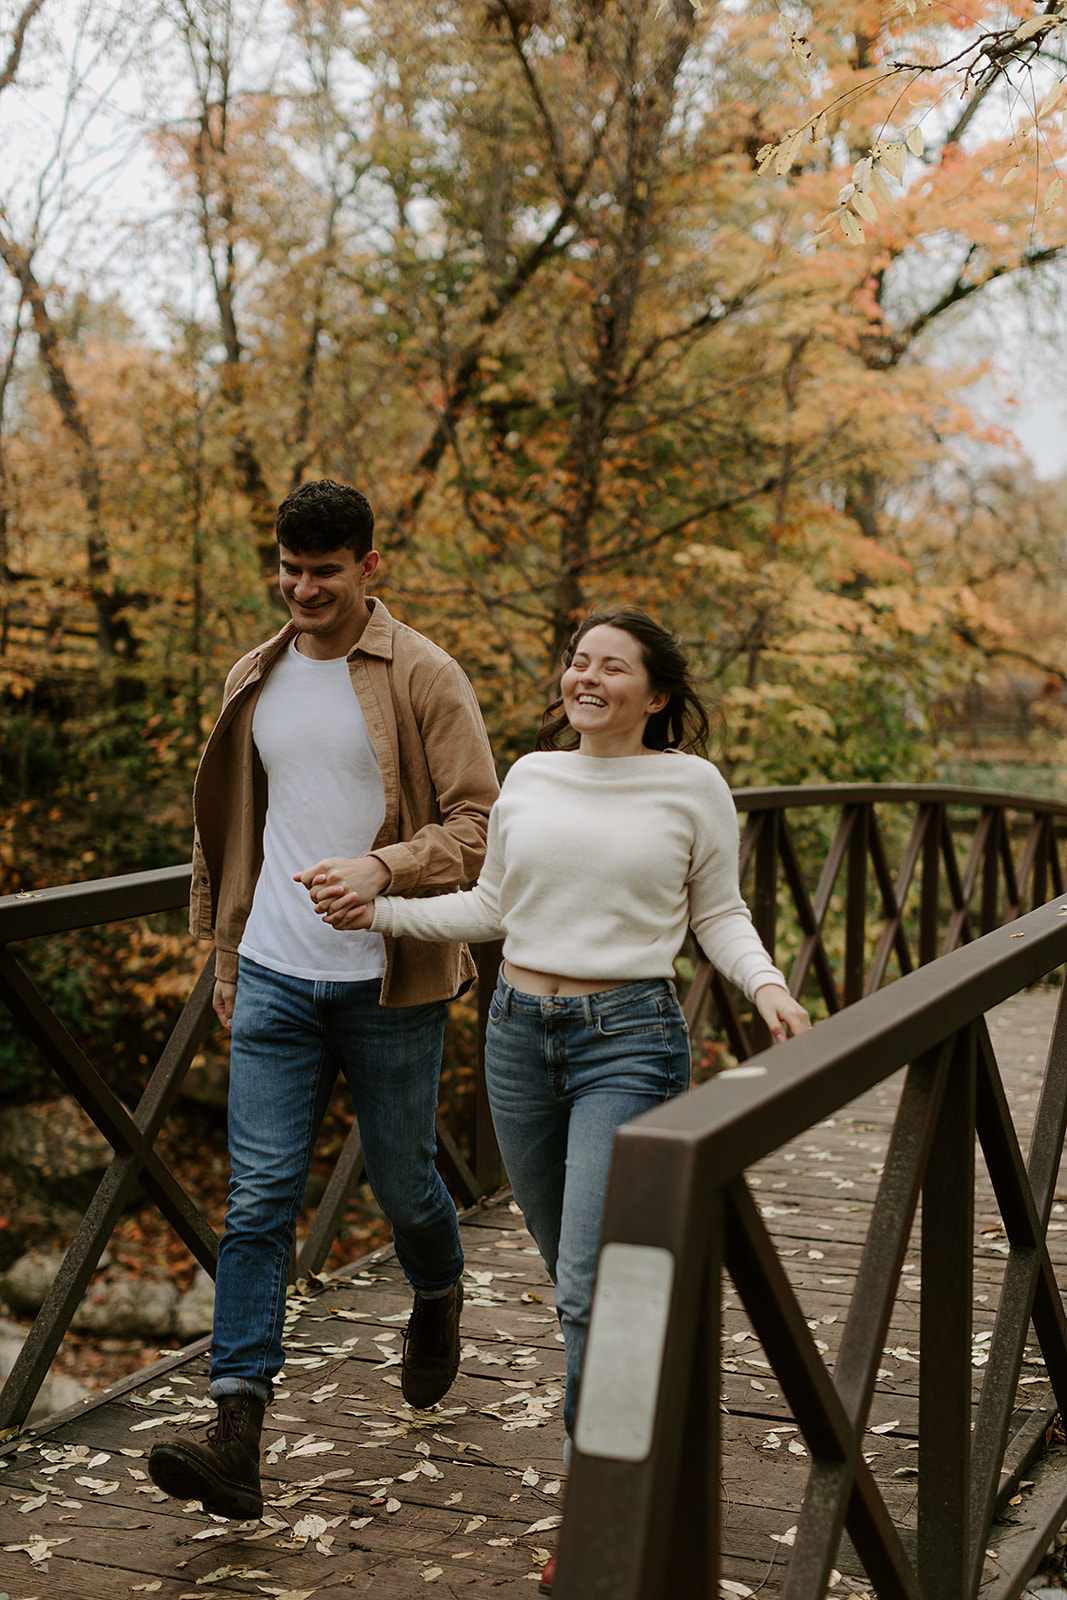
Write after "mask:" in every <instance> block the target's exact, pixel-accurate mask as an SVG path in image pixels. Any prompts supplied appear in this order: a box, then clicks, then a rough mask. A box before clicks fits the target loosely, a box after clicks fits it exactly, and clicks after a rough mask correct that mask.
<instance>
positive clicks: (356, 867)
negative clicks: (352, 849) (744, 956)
mask: <svg viewBox="0 0 1067 1600" xmlns="http://www.w3.org/2000/svg"><path fill="white" fill-rule="evenodd" d="M295 881H296V882H297V883H302V884H303V885H304V888H305V889H306V890H307V891H308V893H309V894H310V896H311V899H312V902H313V903H314V906H315V910H316V911H317V912H318V913H319V915H320V916H321V917H322V919H323V921H324V922H328V923H329V925H330V927H331V928H340V929H342V930H343V931H345V932H349V931H351V930H352V929H355V928H367V927H369V926H370V913H369V912H367V911H365V910H364V907H365V906H366V905H367V903H368V902H369V901H371V900H373V899H374V897H375V895H377V894H381V892H382V890H383V889H384V888H385V886H386V884H387V883H388V882H389V869H388V867H386V866H384V865H383V864H382V862H380V861H379V860H378V858H377V857H376V856H360V857H358V859H356V860H350V859H348V858H347V857H345V856H329V857H328V858H327V859H326V860H325V861H319V862H318V863H317V864H316V865H315V866H313V867H307V868H305V870H304V871H303V872H298V873H296V875H295Z"/></svg>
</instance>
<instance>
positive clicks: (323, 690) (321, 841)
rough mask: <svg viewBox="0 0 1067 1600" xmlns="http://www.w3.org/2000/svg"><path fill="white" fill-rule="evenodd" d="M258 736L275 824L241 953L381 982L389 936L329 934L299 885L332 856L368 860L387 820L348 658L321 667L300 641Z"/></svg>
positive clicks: (267, 688) (267, 829)
mask: <svg viewBox="0 0 1067 1600" xmlns="http://www.w3.org/2000/svg"><path fill="white" fill-rule="evenodd" d="M252 739H253V742H254V744H255V747H256V750H257V751H258V753H259V758H260V760H261V761H262V763H263V766H264V769H265V771H266V774H267V819H266V823H265V826H264V829H263V869H262V871H261V872H260V875H259V879H258V881H257V883H256V891H255V897H254V899H253V901H252V910H251V913H250V915H249V918H248V922H247V923H246V925H245V931H244V937H243V938H242V940H241V943H240V946H239V947H238V948H239V951H240V954H241V955H243V956H248V958H249V959H250V960H252V961H255V962H257V963H258V965H259V966H261V967H268V968H269V969H270V970H271V971H272V972H283V973H286V974H288V976H290V977H293V978H307V979H310V980H312V981H322V982H334V983H355V982H359V981H361V980H363V979H368V978H380V977H381V976H382V974H383V973H384V971H385V945H384V943H383V941H382V937H381V935H380V934H377V933H368V932H363V931H352V932H348V931H344V932H340V931H338V929H336V928H331V927H329V926H328V925H327V924H326V923H325V922H323V921H322V919H321V917H319V916H317V915H316V913H315V911H314V908H313V906H312V902H311V896H310V895H309V894H308V892H307V890H306V889H305V888H304V886H303V884H300V883H294V882H293V874H294V873H296V872H302V871H303V870H304V868H305V867H311V866H314V864H315V862H316V861H321V860H323V859H324V858H325V857H327V856H356V857H358V856H365V855H366V854H367V852H368V850H370V849H372V847H373V845H374V841H375V838H376V837H377V834H378V830H379V828H380V827H381V825H382V822H383V821H384V819H385V791H384V789H383V787H382V774H381V768H380V767H379V765H378V757H377V755H376V754H375V751H374V746H373V744H372V743H371V739H370V735H369V733H368V732H367V724H366V722H365V721H364V719H363V712H362V710H361V708H360V704H359V701H358V700H357V698H356V695H355V691H354V690H353V688H352V680H351V678H350V676H349V671H348V662H347V660H346V659H345V657H344V656H341V657H338V658H336V659H333V660H329V661H316V660H314V659H313V658H312V657H310V656H305V655H301V653H300V651H299V650H298V649H297V648H296V641H295V640H293V641H292V642H291V643H290V645H289V648H288V650H287V652H286V653H285V654H284V655H283V656H281V657H280V659H279V661H278V663H277V665H276V666H275V667H274V669H273V670H272V671H271V673H270V674H269V676H268V677H267V679H266V682H265V683H264V685H263V688H262V690H261V691H260V695H259V699H258V700H257V702H256V709H255V712H254V715H253V720H252Z"/></svg>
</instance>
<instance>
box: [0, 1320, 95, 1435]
mask: <svg viewBox="0 0 1067 1600" xmlns="http://www.w3.org/2000/svg"><path fill="white" fill-rule="evenodd" d="M25 1339H26V1334H25V1330H24V1329H22V1328H20V1327H19V1326H18V1325H17V1323H14V1322H3V1321H0V1383H2V1382H3V1381H4V1379H6V1378H7V1376H8V1374H9V1373H10V1371H11V1369H12V1367H13V1366H14V1365H15V1362H16V1360H17V1359H18V1354H19V1351H20V1350H21V1349H22V1346H23V1344H24V1343H25ZM90 1392H91V1391H90V1390H88V1389H86V1388H85V1387H84V1386H83V1385H82V1384H80V1383H79V1382H78V1380H77V1378H68V1377H64V1376H62V1375H60V1374H54V1375H51V1376H49V1377H47V1378H46V1379H45V1381H44V1383H43V1384H42V1385H41V1388H40V1391H39V1392H38V1395H37V1398H36V1400H35V1401H34V1403H33V1406H32V1408H31V1410H30V1414H29V1417H28V1418H27V1421H28V1422H40V1421H42V1420H43V1418H45V1417H51V1416H54V1414H55V1413H56V1412H57V1411H66V1409H67V1408H68V1406H74V1405H77V1404H78V1403H79V1402H80V1401H82V1400H85V1399H87V1398H88V1396H89V1394H90Z"/></svg>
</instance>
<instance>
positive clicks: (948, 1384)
mask: <svg viewBox="0 0 1067 1600" xmlns="http://www.w3.org/2000/svg"><path fill="white" fill-rule="evenodd" d="M975 1034H976V1028H975V1025H974V1024H973V1023H970V1024H968V1025H967V1026H966V1027H964V1028H963V1029H961V1030H960V1032H959V1034H958V1035H957V1038H956V1043H955V1047H954V1050H953V1059H952V1065H951V1068H950V1070H949V1074H948V1081H947V1083H946V1085H945V1092H944V1095H943V1097H942V1100H941V1106H940V1111H939V1113H938V1117H937V1122H936V1125H935V1128H934V1136H933V1139H932V1141H931V1145H930V1155H929V1159H928V1161H927V1166H926V1175H925V1177H924V1180H923V1192H922V1287H921V1290H920V1330H921V1331H920V1341H919V1352H920V1364H919V1492H918V1570H919V1581H920V1583H921V1585H922V1590H923V1593H924V1594H925V1595H928V1596H930V1597H931V1600H933V1597H935V1596H936V1600H970V1586H969V1572H970V1564H969V1537H970V1477H971V1472H970V1468H971V1308H972V1303H973V1277H974V1146H975V1110H976V1082H975V1080H976V1066H975V1063H976V1054H975Z"/></svg>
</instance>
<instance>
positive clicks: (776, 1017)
mask: <svg viewBox="0 0 1067 1600" xmlns="http://www.w3.org/2000/svg"><path fill="white" fill-rule="evenodd" d="M755 1004H756V1010H757V1011H758V1012H759V1014H760V1016H761V1017H762V1018H763V1020H764V1022H765V1023H766V1024H767V1027H768V1028H769V1029H770V1033H771V1038H772V1039H773V1040H774V1042H775V1044H781V1043H782V1042H783V1041H784V1040H785V1039H787V1038H788V1037H789V1034H790V1033H803V1032H804V1030H805V1029H806V1028H810V1027H811V1018H810V1017H809V1016H808V1013H807V1012H806V1011H805V1010H804V1007H803V1006H802V1005H801V1004H800V1001H799V1000H794V999H793V996H792V995H791V994H790V993H789V990H788V989H784V988H783V987H782V985H781V984H780V983H765V984H762V985H761V987H760V988H758V989H757V990H756V997H755Z"/></svg>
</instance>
